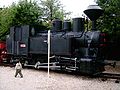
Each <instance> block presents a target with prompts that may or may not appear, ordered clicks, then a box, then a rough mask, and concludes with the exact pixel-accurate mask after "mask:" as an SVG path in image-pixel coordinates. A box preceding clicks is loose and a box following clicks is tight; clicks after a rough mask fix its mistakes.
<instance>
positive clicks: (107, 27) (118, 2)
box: [97, 0, 120, 34]
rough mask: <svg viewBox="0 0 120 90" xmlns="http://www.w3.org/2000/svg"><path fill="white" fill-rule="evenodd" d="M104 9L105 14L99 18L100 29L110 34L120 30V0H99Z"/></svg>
mask: <svg viewBox="0 0 120 90" xmlns="http://www.w3.org/2000/svg"><path fill="white" fill-rule="evenodd" d="M97 3H98V4H99V5H100V6H101V8H102V9H103V10H104V14H103V16H102V17H101V18H100V19H99V20H98V21H99V24H98V25H99V29H100V30H102V31H104V32H108V33H110V34H112V33H115V32H118V31H119V30H120V0H97Z"/></svg>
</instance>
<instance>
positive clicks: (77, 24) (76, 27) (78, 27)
mask: <svg viewBox="0 0 120 90" xmlns="http://www.w3.org/2000/svg"><path fill="white" fill-rule="evenodd" d="M84 21H85V19H84V18H73V32H79V31H84Z"/></svg>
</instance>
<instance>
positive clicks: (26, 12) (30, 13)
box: [13, 0, 42, 25]
mask: <svg viewBox="0 0 120 90" xmlns="http://www.w3.org/2000/svg"><path fill="white" fill-rule="evenodd" d="M16 11H17V12H16V13H15V18H14V20H13V21H14V22H13V25H21V24H33V23H34V24H39V23H41V22H40V20H39V16H41V15H42V12H41V10H40V8H39V6H38V4H37V3H36V2H35V1H33V2H32V1H31V0H30V1H28V0H21V1H19V2H18V4H17V5H16Z"/></svg>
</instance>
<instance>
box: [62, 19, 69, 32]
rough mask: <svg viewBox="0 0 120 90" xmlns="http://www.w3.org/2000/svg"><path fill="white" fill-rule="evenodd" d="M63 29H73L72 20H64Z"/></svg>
mask: <svg viewBox="0 0 120 90" xmlns="http://www.w3.org/2000/svg"><path fill="white" fill-rule="evenodd" d="M63 30H65V31H71V22H70V21H64V22H63Z"/></svg>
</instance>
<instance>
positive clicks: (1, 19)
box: [0, 0, 42, 40]
mask: <svg viewBox="0 0 120 90" xmlns="http://www.w3.org/2000/svg"><path fill="white" fill-rule="evenodd" d="M41 13H42V12H41V10H40V8H39V6H38V4H37V3H36V2H32V1H31V0H30V1H28V0H21V1H19V2H18V4H15V3H13V4H12V5H11V6H10V7H7V8H3V9H1V10H0V38H1V39H2V40H3V39H5V35H6V34H7V33H8V32H9V30H8V29H9V28H10V27H11V26H15V25H23V24H39V25H41V26H42V23H41V21H40V19H39V17H40V16H41V15H42V14H41Z"/></svg>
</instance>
